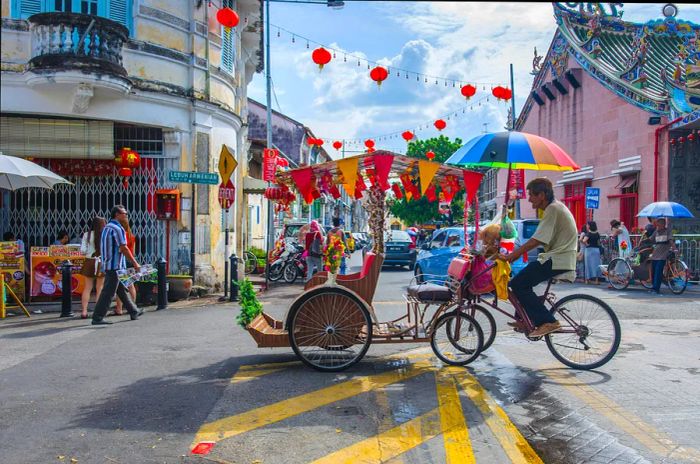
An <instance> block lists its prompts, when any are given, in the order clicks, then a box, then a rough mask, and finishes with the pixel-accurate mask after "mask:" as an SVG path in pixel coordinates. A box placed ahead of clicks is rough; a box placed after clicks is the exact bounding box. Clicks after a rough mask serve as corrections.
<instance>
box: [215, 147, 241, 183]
mask: <svg viewBox="0 0 700 464" xmlns="http://www.w3.org/2000/svg"><path fill="white" fill-rule="evenodd" d="M233 153H234V151H233V150H232V149H230V148H229V147H227V146H226V145H221V154H220V155H219V174H221V183H222V184H225V183H227V182H228V181H229V179H230V178H231V174H233V171H235V170H236V167H237V166H238V162H237V161H236V158H234V157H233Z"/></svg>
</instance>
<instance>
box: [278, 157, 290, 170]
mask: <svg viewBox="0 0 700 464" xmlns="http://www.w3.org/2000/svg"><path fill="white" fill-rule="evenodd" d="M277 166H279V167H282V168H286V167H289V161H287V158H283V157H281V156H280V157H279V158H277Z"/></svg>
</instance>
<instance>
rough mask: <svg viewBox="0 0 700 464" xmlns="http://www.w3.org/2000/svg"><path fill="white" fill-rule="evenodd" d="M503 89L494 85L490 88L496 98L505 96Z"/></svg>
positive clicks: (499, 98)
mask: <svg viewBox="0 0 700 464" xmlns="http://www.w3.org/2000/svg"><path fill="white" fill-rule="evenodd" d="M505 90H506V89H504V88H503V87H501V86H500V85H499V86H496V87H494V88H493V89H492V90H491V93H492V94H493V96H494V97H496V98H497V99H498V100H501V99H502V98H504V96H505V93H504V92H505Z"/></svg>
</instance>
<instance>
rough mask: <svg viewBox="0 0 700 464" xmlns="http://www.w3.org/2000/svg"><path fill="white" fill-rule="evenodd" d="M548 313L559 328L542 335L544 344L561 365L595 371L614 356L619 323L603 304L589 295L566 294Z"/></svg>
mask: <svg viewBox="0 0 700 464" xmlns="http://www.w3.org/2000/svg"><path fill="white" fill-rule="evenodd" d="M550 312H551V313H552V315H553V316H554V317H555V318H556V319H557V320H558V321H559V322H560V323H561V329H560V331H558V332H552V333H550V334H547V335H545V341H546V342H547V348H549V351H551V352H552V354H553V355H554V357H555V358H557V359H558V360H559V361H560V362H562V363H563V364H566V365H567V366H569V367H573V368H574V369H595V368H596V367H600V366H602V365H603V364H605V363H607V362H608V361H610V360H611V359H612V357H613V356H615V353H616V352H617V349H618V348H619V346H620V337H621V331H620V322H619V321H618V319H617V316H616V315H615V312H614V311H613V310H612V308H610V306H608V305H607V304H606V303H605V302H604V301H602V300H599V299H598V298H596V297H593V296H591V295H568V296H565V297H564V298H562V299H561V300H559V301H557V302H556V304H555V305H554V307H552V309H551V310H550Z"/></svg>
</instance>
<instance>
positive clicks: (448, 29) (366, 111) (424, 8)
mask: <svg viewBox="0 0 700 464" xmlns="http://www.w3.org/2000/svg"><path fill="white" fill-rule="evenodd" d="M663 5H664V4H663V3H654V4H632V3H629V4H626V5H625V6H624V8H623V10H624V15H623V19H624V20H626V21H634V22H645V21H647V20H649V19H657V18H661V17H662V14H661V8H662V6H663ZM678 18H681V19H686V20H690V21H693V22H696V23H698V22H700V6H698V5H688V4H681V5H679V14H678ZM270 22H271V24H272V25H273V26H272V27H271V30H272V39H271V59H272V65H271V68H270V69H271V70H272V81H273V89H274V93H273V98H272V107H273V108H274V109H275V110H278V111H280V112H282V113H284V114H286V115H288V116H290V117H292V118H293V119H296V120H297V121H300V122H302V123H303V124H305V125H306V126H308V127H310V128H311V130H312V131H313V132H314V133H315V134H316V135H317V136H318V137H322V138H324V139H325V140H326V144H325V145H324V147H325V148H326V150H328V152H329V153H330V154H331V156H334V157H338V156H337V155H338V153H337V152H336V151H335V150H334V149H333V148H332V147H331V146H330V144H331V143H332V141H333V140H343V139H346V140H347V139H358V140H364V139H366V138H375V141H376V148H383V149H389V150H393V151H396V152H400V153H401V152H404V150H405V147H406V143H405V142H404V140H403V139H401V138H400V137H395V138H388V139H385V140H379V139H378V137H380V136H385V135H387V134H392V133H400V132H402V131H404V130H415V131H416V136H417V137H418V138H430V137H435V136H437V135H438V134H439V132H438V131H437V130H436V129H435V128H434V127H433V126H432V122H433V121H434V120H435V119H437V118H438V117H443V119H446V118H445V116H447V115H450V119H449V120H448V121H447V128H446V129H445V130H443V131H442V133H443V134H444V135H446V136H448V137H450V138H455V137H459V138H461V139H462V141H463V142H466V141H467V140H469V139H470V138H471V137H473V136H475V135H478V134H479V133H481V132H482V131H483V130H484V124H486V128H487V129H488V130H489V131H499V130H503V126H504V125H505V121H506V116H507V112H508V107H509V104H505V103H503V102H501V103H497V102H494V101H493V100H494V99H493V97H491V98H490V99H489V100H490V101H489V102H485V101H484V102H482V104H481V105H479V104H478V103H477V102H478V101H479V100H480V99H482V98H483V97H485V96H486V95H487V94H489V95H490V89H489V87H486V90H485V91H484V90H482V85H479V86H478V89H479V91H478V92H477V95H476V96H475V97H473V98H472V99H471V101H470V102H467V101H465V99H464V97H462V96H461V94H460V93H459V88H458V87H457V88H452V87H451V84H450V86H448V87H445V86H444V82H443V81H440V82H439V85H435V80H434V79H432V80H430V81H429V83H428V84H426V83H425V82H424V80H423V78H421V81H420V82H416V76H415V75H409V79H406V78H405V76H404V75H403V74H402V76H401V77H396V75H395V73H393V74H392V76H390V77H389V78H388V79H387V80H386V81H385V82H384V83H383V84H382V86H381V88H378V87H377V85H376V84H375V83H374V82H373V81H372V80H371V79H369V76H368V73H369V71H368V70H367V63H366V62H362V65H361V66H360V67H358V66H357V60H356V59H354V60H353V59H352V58H348V59H347V62H344V61H343V57H342V56H341V55H340V54H336V58H335V59H334V60H333V61H331V63H329V64H328V65H327V66H326V67H325V68H324V69H323V71H321V72H319V70H318V67H317V66H316V65H315V64H314V63H313V62H312V61H311V52H312V51H313V49H314V48H316V47H317V45H315V44H313V43H311V44H310V45H309V48H308V49H307V47H306V41H305V40H304V39H300V38H296V40H295V43H292V40H291V35H290V34H289V33H287V32H285V31H284V30H280V37H277V32H278V28H277V27H276V26H279V27H280V28H282V29H285V30H287V31H291V32H293V33H296V34H299V35H301V36H303V37H307V38H309V39H311V40H312V41H315V42H318V43H321V44H324V45H326V46H329V47H332V48H335V49H337V50H342V51H344V52H346V53H347V54H348V55H353V56H359V57H361V58H365V59H368V60H371V61H374V62H379V63H381V64H382V65H385V66H388V67H389V68H390V69H391V68H392V67H397V68H403V69H407V70H410V71H415V72H418V73H421V74H427V75H432V76H439V77H445V78H448V79H455V80H461V81H465V82H479V83H497V84H498V83H500V84H503V85H509V64H510V63H513V65H514V69H515V73H514V74H515V95H516V98H515V103H516V113H518V112H519V111H520V108H521V107H522V105H523V104H524V102H525V97H526V96H527V94H528V93H529V90H530V86H531V84H532V76H531V75H530V71H531V69H532V65H531V63H532V58H533V49H534V47H537V51H538V53H539V54H542V55H543V54H545V53H546V52H547V49H548V47H549V43H550V40H551V38H552V35H553V33H554V31H555V26H556V24H555V21H554V15H553V9H552V4H551V3H497V2H493V3H487V2H480V3H468V2H467V3H465V2H383V1H346V2H345V7H344V8H343V9H340V10H334V9H331V8H328V7H326V6H325V4H321V5H313V4H301V3H297V4H291V3H277V2H272V3H271V4H270ZM248 95H249V96H250V97H251V98H253V99H255V100H258V101H260V102H262V103H263V104H264V103H265V77H264V74H256V75H255V76H254V78H253V81H252V82H251V84H250V86H249V87H248ZM455 112H456V113H457V116H454V113H455ZM426 126H429V127H426ZM419 128H421V129H420V130H419ZM346 148H347V149H348V150H358V149H359V148H360V146H359V145H355V146H352V145H350V144H346Z"/></svg>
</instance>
